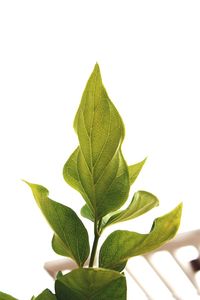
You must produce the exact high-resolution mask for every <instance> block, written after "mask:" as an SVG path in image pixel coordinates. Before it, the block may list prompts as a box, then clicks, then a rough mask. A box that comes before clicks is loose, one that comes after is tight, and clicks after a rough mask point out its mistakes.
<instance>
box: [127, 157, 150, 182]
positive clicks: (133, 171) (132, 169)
mask: <svg viewBox="0 0 200 300" xmlns="http://www.w3.org/2000/svg"><path fill="white" fill-rule="evenodd" d="M146 160H147V158H145V159H144V160H143V161H141V162H139V163H137V164H134V165H131V166H128V171H129V180H130V184H131V185H132V184H133V183H134V181H135V180H136V178H137V177H138V175H139V174H140V171H141V170H142V168H143V166H144V164H145V162H146Z"/></svg>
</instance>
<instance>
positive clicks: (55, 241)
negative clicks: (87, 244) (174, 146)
mask: <svg viewBox="0 0 200 300" xmlns="http://www.w3.org/2000/svg"><path fill="white" fill-rule="evenodd" d="M51 245H52V248H53V250H54V251H55V252H56V253H57V254H59V255H62V256H67V257H71V252H70V251H69V247H68V246H66V244H65V243H64V242H63V241H62V240H61V239H60V238H59V237H58V236H57V235H55V234H54V235H53V238H52V243H51Z"/></svg>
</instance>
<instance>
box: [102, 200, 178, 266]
mask: <svg viewBox="0 0 200 300" xmlns="http://www.w3.org/2000/svg"><path fill="white" fill-rule="evenodd" d="M181 212H182V204H179V205H178V206H177V207H176V208H175V209H174V210H172V211H171V212H170V213H168V214H166V215H164V216H162V217H160V218H157V219H156V220H155V221H154V223H153V226H152V229H151V231H150V233H148V234H140V233H137V232H131V231H124V230H118V231H115V232H113V233H111V234H110V235H109V236H108V238H107V239H106V240H105V242H104V244H103V245H102V247H101V250H100V254H99V265H100V267H102V268H108V269H113V270H119V269H120V270H121V265H122V264H123V263H125V262H126V261H127V260H128V259H129V258H130V257H133V256H136V255H141V254H144V253H147V252H149V251H152V250H155V249H156V248H158V247H160V246H161V245H163V244H164V243H165V242H167V241H168V240H170V239H172V238H173V237H174V236H175V234H176V232H177V230H178V228H179V225H180V218H181Z"/></svg>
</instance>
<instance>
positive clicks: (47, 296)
mask: <svg viewBox="0 0 200 300" xmlns="http://www.w3.org/2000/svg"><path fill="white" fill-rule="evenodd" d="M33 300H57V298H56V296H55V295H54V294H52V292H51V291H50V290H48V289H46V290H44V291H43V292H42V293H41V294H40V295H38V296H37V297H34V298H33Z"/></svg>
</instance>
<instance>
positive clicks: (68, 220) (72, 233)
mask: <svg viewBox="0 0 200 300" xmlns="http://www.w3.org/2000/svg"><path fill="white" fill-rule="evenodd" d="M26 183H27V184H28V185H29V186H30V188H31V189H32V192H33V195H34V198H35V200H36V202H37V204H38V206H39V208H40V209H41V211H42V212H43V214H44V216H45V218H46V219H47V221H48V223H49V224H50V226H51V227H52V229H53V231H54V232H55V236H57V237H58V240H59V241H61V242H62V245H64V248H65V255H66V256H69V257H71V258H72V259H73V260H75V261H76V263H77V264H78V265H79V266H83V264H84V262H85V261H86V259H87V257H88V255H89V251H90V249H89V241H88V233H87V230H86V228H85V227H84V225H83V223H82V222H81V220H80V219H79V217H78V216H77V215H76V213H75V212H74V211H73V210H72V209H71V208H69V207H67V206H65V205H63V204H61V203H58V202H56V201H53V200H51V199H49V198H48V194H49V192H48V190H47V189H46V188H45V187H43V186H41V185H37V184H32V183H28V182H26ZM57 243H58V242H57ZM55 248H56V247H55Z"/></svg>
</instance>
